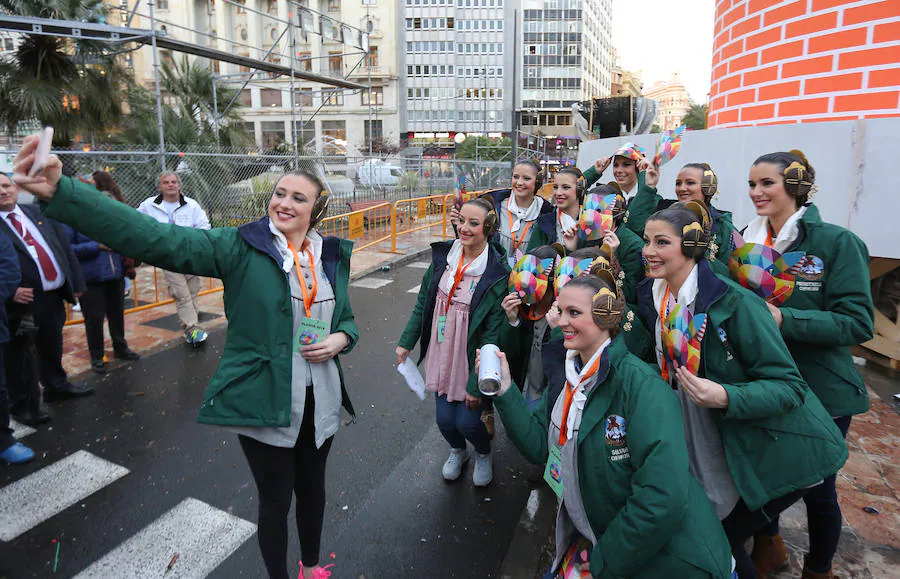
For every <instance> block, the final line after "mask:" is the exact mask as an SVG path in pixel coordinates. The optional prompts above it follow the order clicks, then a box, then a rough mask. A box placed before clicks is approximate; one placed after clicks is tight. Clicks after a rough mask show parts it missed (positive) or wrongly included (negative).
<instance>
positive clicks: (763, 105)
mask: <svg viewBox="0 0 900 579" xmlns="http://www.w3.org/2000/svg"><path fill="white" fill-rule="evenodd" d="M712 68H713V70H712V85H711V87H710V95H709V98H710V102H709V126H710V127H740V126H748V125H769V124H785V123H801V122H803V123H806V122H816V121H838V120H848V119H858V118H864V117H866V118H874V117H887V116H890V117H895V116H900V0H716V24H715V42H714V44H713V61H712Z"/></svg>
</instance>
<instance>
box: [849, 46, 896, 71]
mask: <svg viewBox="0 0 900 579" xmlns="http://www.w3.org/2000/svg"><path fill="white" fill-rule="evenodd" d="M897 62H900V46H885V47H883V48H870V49H868V50H857V51H855V52H846V53H844V54H842V55H840V57H839V59H838V68H839V69H841V70H845V69H848V68H868V67H870V66H877V65H879V64H894V63H897Z"/></svg>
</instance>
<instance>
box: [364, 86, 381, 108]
mask: <svg viewBox="0 0 900 579" xmlns="http://www.w3.org/2000/svg"><path fill="white" fill-rule="evenodd" d="M362 104H363V106H369V105H370V104H373V105H383V104H384V87H381V86H373V87H372V88H370V89H369V90H364V91H363V92H362Z"/></svg>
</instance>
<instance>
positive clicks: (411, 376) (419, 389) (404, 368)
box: [397, 358, 425, 400]
mask: <svg viewBox="0 0 900 579" xmlns="http://www.w3.org/2000/svg"><path fill="white" fill-rule="evenodd" d="M397 371H398V372H400V374H401V375H402V376H403V377H404V378H405V379H406V385H407V386H409V389H410V390H412V391H413V392H415V393H416V395H417V396H418V397H419V400H425V379H424V378H422V374H421V373H420V372H419V369H418V368H416V365H415V364H414V363H413V361H412V360H411V359H409V358H407V359H406V360H404V361H403V363H402V364H399V365H398V366H397Z"/></svg>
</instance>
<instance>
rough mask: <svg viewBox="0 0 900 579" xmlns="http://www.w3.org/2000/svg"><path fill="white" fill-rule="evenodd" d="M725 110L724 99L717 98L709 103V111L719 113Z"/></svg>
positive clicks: (722, 97) (721, 97)
mask: <svg viewBox="0 0 900 579" xmlns="http://www.w3.org/2000/svg"><path fill="white" fill-rule="evenodd" d="M724 108H725V97H724V96H719V97H716V98H714V99H712V100H711V101H709V110H711V111H720V110H722V109H724Z"/></svg>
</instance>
